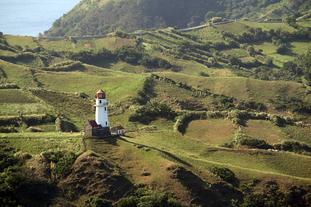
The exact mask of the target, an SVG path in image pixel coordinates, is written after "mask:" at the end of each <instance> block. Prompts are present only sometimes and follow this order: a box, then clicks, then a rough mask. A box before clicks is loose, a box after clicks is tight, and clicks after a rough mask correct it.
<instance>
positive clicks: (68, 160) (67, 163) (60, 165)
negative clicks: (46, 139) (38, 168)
mask: <svg viewBox="0 0 311 207" xmlns="http://www.w3.org/2000/svg"><path fill="white" fill-rule="evenodd" d="M75 160H76V156H75V154H74V153H71V155H70V156H67V157H62V158H60V159H59V161H58V162H57V164H56V167H55V168H54V169H53V173H54V174H56V175H57V176H58V177H59V178H61V179H62V178H65V177H66V176H67V175H69V174H70V173H71V171H72V170H73V168H72V164H73V163H74V162H75Z"/></svg>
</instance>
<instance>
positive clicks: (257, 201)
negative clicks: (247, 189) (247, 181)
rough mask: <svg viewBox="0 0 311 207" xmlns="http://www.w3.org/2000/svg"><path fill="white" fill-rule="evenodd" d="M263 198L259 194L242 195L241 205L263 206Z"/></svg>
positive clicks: (246, 206) (248, 206)
mask: <svg viewBox="0 0 311 207" xmlns="http://www.w3.org/2000/svg"><path fill="white" fill-rule="evenodd" d="M264 206H265V203H264V199H263V198H262V196H261V195H259V194H249V195H247V196H245V197H244V202H243V204H242V207H264Z"/></svg>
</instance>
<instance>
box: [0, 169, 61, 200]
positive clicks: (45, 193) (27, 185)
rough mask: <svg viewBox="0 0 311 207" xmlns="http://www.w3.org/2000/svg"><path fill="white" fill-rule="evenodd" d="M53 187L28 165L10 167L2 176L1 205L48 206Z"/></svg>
mask: <svg viewBox="0 0 311 207" xmlns="http://www.w3.org/2000/svg"><path fill="white" fill-rule="evenodd" d="M53 188H54V187H53V185H51V184H49V183H48V182H47V181H45V180H41V179H39V178H38V177H36V176H34V174H33V171H32V170H31V169H29V168H27V167H18V166H14V167H9V168H7V169H6V170H5V171H4V173H2V175H1V178H0V195H1V198H0V200H1V206H48V202H49V200H50V199H51V197H52V196H53V193H52V192H53V191H55V190H54V189H53Z"/></svg>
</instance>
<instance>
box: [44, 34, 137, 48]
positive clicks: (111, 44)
mask: <svg viewBox="0 0 311 207" xmlns="http://www.w3.org/2000/svg"><path fill="white" fill-rule="evenodd" d="M38 42H39V43H40V44H41V45H42V47H43V48H45V49H46V50H54V51H72V52H79V51H83V50H86V51H88V50H95V51H97V50H99V49H101V48H103V47H105V48H107V49H108V50H114V49H115V48H119V47H121V46H122V45H123V44H128V45H134V39H125V38H119V37H105V38H98V39H88V40H78V41H77V42H76V43H74V42H71V41H70V40H59V41H51V40H45V39H40V40H39V41H38Z"/></svg>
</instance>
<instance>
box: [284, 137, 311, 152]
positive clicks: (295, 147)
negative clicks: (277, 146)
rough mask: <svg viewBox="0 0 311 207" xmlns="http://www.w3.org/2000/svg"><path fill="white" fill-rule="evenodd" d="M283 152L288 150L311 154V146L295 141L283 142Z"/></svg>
mask: <svg viewBox="0 0 311 207" xmlns="http://www.w3.org/2000/svg"><path fill="white" fill-rule="evenodd" d="M281 147H282V149H283V150H288V151H291V152H299V151H307V152H311V146H310V145H308V144H306V143H301V142H298V141H295V140H290V141H283V142H282V143H281Z"/></svg>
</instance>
